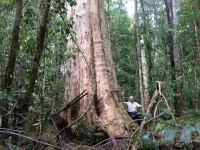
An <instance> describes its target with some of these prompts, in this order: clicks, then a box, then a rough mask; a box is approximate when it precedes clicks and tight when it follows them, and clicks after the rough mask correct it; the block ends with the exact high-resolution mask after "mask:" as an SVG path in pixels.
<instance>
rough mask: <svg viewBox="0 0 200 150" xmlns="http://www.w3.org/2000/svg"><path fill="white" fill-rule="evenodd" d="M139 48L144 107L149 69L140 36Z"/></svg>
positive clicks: (146, 99)
mask: <svg viewBox="0 0 200 150" xmlns="http://www.w3.org/2000/svg"><path fill="white" fill-rule="evenodd" d="M140 47H141V48H140V50H141V65H142V78H143V80H142V81H143V84H142V86H143V88H144V89H143V90H144V91H143V93H144V104H143V106H144V108H146V107H147V106H148V103H149V99H150V98H149V72H148V71H149V70H148V64H147V60H146V48H145V43H144V38H143V36H142V38H141V40H140Z"/></svg>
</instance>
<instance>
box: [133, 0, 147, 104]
mask: <svg viewBox="0 0 200 150" xmlns="http://www.w3.org/2000/svg"><path fill="white" fill-rule="evenodd" d="M135 33H136V60H137V69H138V70H137V71H138V78H137V79H138V80H139V83H138V87H139V92H140V99H141V103H142V105H145V97H144V86H143V74H142V73H143V71H142V61H141V44H140V33H139V15H138V1H137V0H135ZM137 79H136V80H137ZM136 82H137V81H136Z"/></svg>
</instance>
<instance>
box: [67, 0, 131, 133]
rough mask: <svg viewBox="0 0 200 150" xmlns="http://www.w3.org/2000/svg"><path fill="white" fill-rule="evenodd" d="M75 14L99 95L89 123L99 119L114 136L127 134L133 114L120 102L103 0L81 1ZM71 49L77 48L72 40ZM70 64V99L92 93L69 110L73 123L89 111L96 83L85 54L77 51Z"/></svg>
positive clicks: (89, 116)
mask: <svg viewBox="0 0 200 150" xmlns="http://www.w3.org/2000/svg"><path fill="white" fill-rule="evenodd" d="M72 17H73V20H74V22H75V24H74V30H75V32H76V34H77V42H78V44H79V46H80V49H81V51H82V52H83V54H84V55H85V58H86V60H87V62H88V64H89V65H90V68H91V70H92V72H93V73H94V77H95V80H96V83H97V84H96V85H97V93H96V94H97V96H96V99H95V102H94V105H93V106H92V109H90V110H89V112H88V113H87V121H88V124H93V125H94V123H96V122H98V123H99V125H100V126H101V127H103V128H104V129H105V130H106V131H107V133H108V134H109V135H111V136H115V135H122V134H125V133H126V130H125V126H124V125H125V122H126V120H128V119H129V117H128V115H127V114H126V115H125V113H124V112H122V110H121V107H122V104H121V105H120V104H119V103H120V102H121V99H120V96H119V89H118V85H117V79H116V74H115V70H114V63H113V59H112V53H111V48H110V41H109V37H108V34H107V30H106V23H105V16H104V6H103V0H78V1H77V5H76V6H75V7H73V8H72ZM69 48H72V49H76V48H77V47H76V46H75V44H73V42H72V41H69ZM67 65H68V68H69V70H70V73H69V74H68V76H67V77H66V82H67V83H68V84H67V86H66V89H65V99H66V101H67V100H69V99H71V98H73V97H75V95H78V94H79V93H80V92H81V91H83V90H84V89H86V91H87V92H88V93H89V94H88V95H87V96H86V97H84V99H83V100H82V101H81V102H80V104H79V106H77V107H75V108H73V109H71V110H70V111H69V112H68V113H67V119H68V121H69V122H71V121H72V120H73V119H75V118H76V117H78V115H79V114H81V113H83V112H84V111H85V109H86V107H87V106H88V105H89V103H90V101H91V100H92V99H91V98H92V87H93V85H92V75H91V74H90V71H89V69H88V66H87V64H86V62H85V60H84V58H83V56H82V54H81V53H79V52H77V53H76V56H75V57H74V58H71V60H70V61H69V62H68V64H67Z"/></svg>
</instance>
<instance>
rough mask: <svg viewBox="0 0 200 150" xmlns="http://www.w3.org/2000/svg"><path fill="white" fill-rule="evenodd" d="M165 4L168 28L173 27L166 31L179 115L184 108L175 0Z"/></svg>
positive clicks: (176, 107) (168, 0) (175, 100)
mask: <svg viewBox="0 0 200 150" xmlns="http://www.w3.org/2000/svg"><path fill="white" fill-rule="evenodd" d="M165 6H166V11H167V20H168V26H169V28H171V29H173V30H172V31H169V32H168V38H169V47H170V60H171V69H172V82H173V83H175V86H174V88H173V92H174V106H175V113H176V115H177V116H181V115H182V114H183V110H184V101H183V97H182V89H183V81H182V60H181V49H180V46H179V44H178V39H177V38H178V36H177V26H178V17H177V13H176V11H177V6H176V0H165Z"/></svg>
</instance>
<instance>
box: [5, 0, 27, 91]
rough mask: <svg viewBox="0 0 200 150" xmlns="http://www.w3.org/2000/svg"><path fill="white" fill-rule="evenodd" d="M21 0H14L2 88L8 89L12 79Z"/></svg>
mask: <svg viewBox="0 0 200 150" xmlns="http://www.w3.org/2000/svg"><path fill="white" fill-rule="evenodd" d="M22 5H23V4H22V0H16V14H15V22H14V25H13V30H12V39H11V46H10V54H9V57H8V64H7V66H6V70H5V74H4V81H3V84H2V89H6V90H8V91H9V90H10V88H11V87H10V86H11V85H12V81H13V72H14V68H15V62H16V57H17V51H18V50H19V29H20V24H21V18H22V8H23V6H22Z"/></svg>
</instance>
